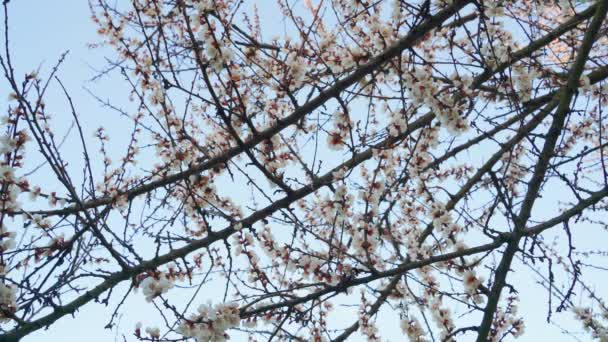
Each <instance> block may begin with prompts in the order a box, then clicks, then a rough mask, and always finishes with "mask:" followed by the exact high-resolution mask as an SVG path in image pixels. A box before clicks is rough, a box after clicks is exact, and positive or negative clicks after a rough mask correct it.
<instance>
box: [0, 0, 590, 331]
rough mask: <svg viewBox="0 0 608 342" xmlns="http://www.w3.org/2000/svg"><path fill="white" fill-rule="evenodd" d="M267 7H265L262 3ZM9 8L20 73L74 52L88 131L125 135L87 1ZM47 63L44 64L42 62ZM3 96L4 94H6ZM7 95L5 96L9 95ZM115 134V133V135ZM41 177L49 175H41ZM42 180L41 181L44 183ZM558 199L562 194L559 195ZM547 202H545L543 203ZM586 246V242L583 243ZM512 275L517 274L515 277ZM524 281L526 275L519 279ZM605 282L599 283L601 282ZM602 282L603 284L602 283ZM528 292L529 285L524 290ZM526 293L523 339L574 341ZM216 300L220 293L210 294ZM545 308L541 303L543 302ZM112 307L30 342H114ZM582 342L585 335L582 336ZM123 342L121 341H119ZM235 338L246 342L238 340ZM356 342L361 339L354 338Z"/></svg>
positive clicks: (69, 81) (141, 317) (68, 66)
mask: <svg viewBox="0 0 608 342" xmlns="http://www.w3.org/2000/svg"><path fill="white" fill-rule="evenodd" d="M260 1H261V2H266V1H267V2H270V0H260ZM262 6H263V5H262ZM9 10H10V19H9V20H10V36H11V46H10V49H11V51H12V55H13V58H14V63H15V66H16V70H17V74H24V73H26V72H29V71H31V70H34V69H36V68H37V67H38V66H39V65H42V70H43V71H44V72H43V73H44V74H46V72H48V70H49V69H50V68H51V67H52V66H53V65H54V64H55V63H56V61H57V59H58V58H59V56H60V55H61V54H62V53H63V52H65V51H66V50H69V51H70V53H69V54H68V56H67V58H66V61H65V63H64V65H63V66H62V67H61V70H60V72H59V76H60V78H61V79H62V81H63V82H64V83H65V85H66V87H67V88H68V89H69V91H70V92H71V94H72V97H73V98H74V99H75V104H76V106H77V109H78V110H79V112H80V113H81V117H82V119H83V125H84V127H85V130H86V131H87V132H88V133H86V134H89V135H88V136H91V134H92V132H93V131H94V129H95V128H97V127H99V126H101V125H103V126H106V127H107V128H108V129H109V131H110V133H111V134H112V133H116V132H117V130H118V132H120V129H121V128H120V127H119V126H118V125H116V121H115V119H116V116H117V114H115V113H109V112H108V111H107V110H105V109H102V108H100V107H99V106H98V105H97V103H96V101H95V100H94V99H93V98H92V97H91V96H90V95H89V94H88V93H87V92H86V91H85V89H84V87H90V88H93V89H95V92H96V93H97V94H99V95H101V96H102V97H104V98H111V99H112V98H118V99H120V100H124V96H122V94H121V93H120V92H121V89H124V85H123V84H121V80H120V79H118V78H111V79H106V80H101V81H99V82H96V83H90V82H87V80H88V79H90V78H91V77H92V76H94V75H95V71H94V68H95V69H100V68H102V67H104V66H105V62H104V50H92V49H89V48H88V47H87V44H88V43H90V42H94V41H96V39H97V36H96V32H95V30H96V28H95V26H94V25H93V23H92V22H91V21H90V15H89V8H88V4H87V1H83V0H78V1H76V0H71V1H69V0H54V1H45V0H13V1H11V3H10V5H9ZM263 24H265V25H268V26H267V27H265V28H266V29H268V28H269V27H270V26H272V25H280V23H279V22H278V21H268V22H265V23H263ZM41 63H42V64H41ZM0 84H2V89H4V90H5V91H4V93H5V94H6V93H7V92H6V88H5V87H6V83H5V82H4V80H2V82H1V83H0ZM2 96H4V95H2ZM4 97H5V96H4ZM5 101H6V100H5V99H4V98H0V105H2V108H6V103H5ZM48 102H49V105H50V106H51V108H55V109H56V110H57V120H59V121H61V120H64V121H65V125H63V126H64V127H65V129H66V130H67V129H68V127H69V126H70V122H71V119H70V118H69V112H67V111H66V109H67V107H66V106H65V102H64V100H63V98H62V97H60V94H59V93H58V92H56V93H52V94H51V97H50V98H49V100H48ZM112 135H113V136H114V134H112ZM70 141H71V140H68V141H67V143H66V144H65V146H64V147H63V151H64V152H65V154H66V155H71V157H72V158H76V159H78V158H79V157H80V156H81V155H80V154H79V151H77V150H76V149H72V148H71V144H70ZM40 177H45V176H44V175H41V176H40ZM42 181H43V180H41V182H42ZM556 195H557V194H556ZM541 203H542V202H541ZM583 242H584V241H583ZM511 276H513V274H511ZM520 278H521V277H520ZM520 278H517V276H516V277H515V278H511V279H512V281H515V282H522V283H526V282H528V283H530V284H532V283H534V282H535V281H536V280H535V279H532V278H523V279H520ZM598 281H600V279H598ZM598 283H599V282H598ZM524 288H525V289H526V287H524ZM526 290H527V291H525V292H522V294H521V299H522V301H521V305H520V307H521V309H520V311H521V312H522V313H526V316H525V318H526V334H525V335H524V336H523V337H522V338H521V339H520V341H538V340H549V341H571V340H572V338H571V337H568V336H565V335H563V334H561V333H560V331H559V329H557V328H555V327H551V326H550V325H547V324H546V322H545V318H546V299H541V300H539V298H546V292H545V291H541V290H540V289H538V287H532V286H530V287H529V288H527V289H526ZM210 295H211V296H215V295H217V294H210ZM543 303H544V304H545V305H542V304H543ZM150 305H151V304H148V303H145V301H144V300H143V296H142V295H141V294H140V295H135V296H132V298H131V299H130V300H129V301H128V302H127V305H126V306H125V308H127V309H126V310H123V318H122V320H121V321H120V322H119V324H120V328H121V329H120V330H121V331H122V332H124V333H125V334H127V336H126V337H127V340H128V341H131V340H134V338H133V337H132V336H129V335H128V334H129V332H130V331H131V330H132V329H133V327H134V326H135V322H137V321H143V322H150V323H153V322H154V321H153V319H152V318H151V317H154V319H157V317H156V315H153V314H152V315H151V314H150V312H151V311H152V312H153V311H154V310H151V309H152V308H151V307H150ZM112 310H113V307H104V306H102V305H100V304H96V303H89V304H88V305H86V306H85V307H84V308H83V309H81V310H80V311H79V312H77V314H76V318H72V317H64V318H62V319H61V320H59V321H58V322H56V323H55V324H54V325H52V326H51V328H50V329H49V330H46V331H45V330H41V331H38V332H36V333H34V334H32V335H30V336H28V337H26V338H24V340H23V341H25V342H47V341H62V342H80V341H87V342H107V341H114V340H115V338H116V337H117V336H116V332H115V331H110V330H104V329H103V326H104V325H105V324H106V323H107V320H108V317H109V316H110V313H111V312H112ZM569 317H570V316H568V315H566V316H564V318H562V319H558V321H557V322H560V323H561V324H565V325H568V326H570V327H572V326H573V324H575V326H576V324H577V323H575V322H572V321H571V320H570V318H569ZM353 319H355V317H348V318H347V319H346V320H344V322H345V324H351V323H352V321H353ZM379 322H380V323H378V327H379V328H380V329H381V331H383V332H385V333H386V334H385V336H386V337H388V338H389V339H390V340H391V341H401V340H403V337H402V336H401V335H400V330H399V327H398V322H395V321H392V320H391V321H390V322H387V321H383V320H380V321H379ZM581 339H582V340H585V339H586V336H582V337H581ZM117 340H118V341H122V338H121V337H118V339H117ZM235 340H237V341H238V340H241V338H239V337H237V338H236V339H235ZM353 340H357V339H353Z"/></svg>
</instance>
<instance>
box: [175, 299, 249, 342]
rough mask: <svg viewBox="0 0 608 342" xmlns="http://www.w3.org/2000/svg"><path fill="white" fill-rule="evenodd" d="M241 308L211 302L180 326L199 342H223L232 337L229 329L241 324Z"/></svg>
mask: <svg viewBox="0 0 608 342" xmlns="http://www.w3.org/2000/svg"><path fill="white" fill-rule="evenodd" d="M240 321H241V319H240V317H239V308H238V306H237V305H236V304H230V303H220V304H216V305H212V304H211V303H207V304H202V305H200V306H199V307H198V313H197V314H193V315H191V316H190V317H189V318H188V319H187V320H185V321H184V322H183V323H182V324H181V325H180V326H179V328H178V331H179V333H180V334H182V335H183V336H185V337H193V338H194V339H195V340H196V341H197V342H222V341H226V340H228V339H229V338H230V337H229V335H228V334H227V333H226V331H227V330H228V329H232V328H235V327H238V326H239V324H240Z"/></svg>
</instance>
